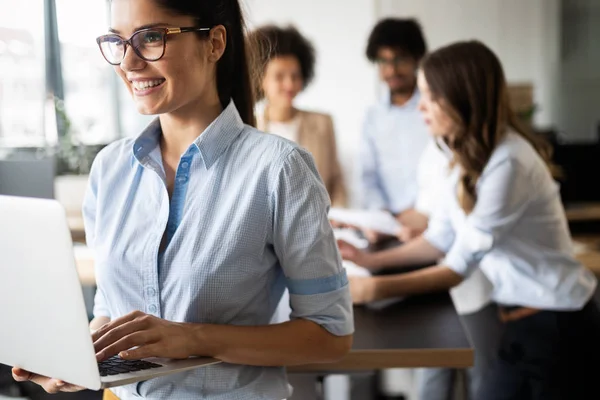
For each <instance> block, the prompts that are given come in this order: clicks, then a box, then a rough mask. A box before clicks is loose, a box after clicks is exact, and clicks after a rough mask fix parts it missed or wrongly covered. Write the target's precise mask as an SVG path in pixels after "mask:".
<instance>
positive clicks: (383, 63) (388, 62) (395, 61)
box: [375, 56, 414, 68]
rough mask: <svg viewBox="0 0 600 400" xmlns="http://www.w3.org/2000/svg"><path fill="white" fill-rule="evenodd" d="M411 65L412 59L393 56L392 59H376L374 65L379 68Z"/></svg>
mask: <svg viewBox="0 0 600 400" xmlns="http://www.w3.org/2000/svg"><path fill="white" fill-rule="evenodd" d="M413 63H414V58H412V57H408V56H395V57H394V58H383V57H378V58H377V59H376V60H375V64H377V66H378V67H379V68H383V67H388V66H389V67H392V68H402V67H407V66H410V65H413Z"/></svg>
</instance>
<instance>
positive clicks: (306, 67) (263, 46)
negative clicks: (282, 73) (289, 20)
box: [250, 25, 315, 87]
mask: <svg viewBox="0 0 600 400" xmlns="http://www.w3.org/2000/svg"><path fill="white" fill-rule="evenodd" d="M250 43H251V44H252V45H254V46H256V47H257V52H256V55H257V56H258V58H259V59H258V62H259V64H260V65H261V66H262V68H265V67H266V66H267V63H268V62H269V60H271V59H273V58H275V57H283V56H294V57H296V58H297V59H298V62H299V63H300V69H301V71H302V80H303V81H304V87H306V86H307V85H308V84H309V83H310V82H311V81H312V79H313V78H314V76H315V49H314V47H313V45H312V44H311V43H310V42H309V41H308V39H306V38H305V37H304V36H302V34H301V33H300V32H298V30H297V29H296V28H294V27H293V26H288V27H286V28H280V27H278V26H275V25H266V26H263V27H260V28H258V29H257V30H255V31H254V32H252V33H251V34H250Z"/></svg>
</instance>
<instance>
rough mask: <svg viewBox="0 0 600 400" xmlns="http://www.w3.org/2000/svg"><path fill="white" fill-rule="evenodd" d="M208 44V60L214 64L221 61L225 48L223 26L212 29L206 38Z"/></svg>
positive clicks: (225, 38) (225, 37) (224, 29)
mask: <svg viewBox="0 0 600 400" xmlns="http://www.w3.org/2000/svg"><path fill="white" fill-rule="evenodd" d="M208 42H209V46H208V48H209V52H210V53H209V55H208V59H209V60H210V61H211V62H214V63H216V62H217V61H219V60H220V59H221V57H222V56H223V53H225V47H226V46H227V29H226V28H225V27H224V26H223V25H217V26H215V27H214V28H212V29H211V30H210V32H209V36H208Z"/></svg>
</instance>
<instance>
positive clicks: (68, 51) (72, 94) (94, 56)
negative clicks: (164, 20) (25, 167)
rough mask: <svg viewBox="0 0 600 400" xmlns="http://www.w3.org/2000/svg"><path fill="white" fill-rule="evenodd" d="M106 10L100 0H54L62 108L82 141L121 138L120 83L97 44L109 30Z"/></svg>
mask: <svg viewBox="0 0 600 400" xmlns="http://www.w3.org/2000/svg"><path fill="white" fill-rule="evenodd" d="M0 1H2V0H0ZM108 11H109V9H108V4H107V2H106V1H102V0H94V1H88V0H85V1H82V0H56V14H57V26H58V37H59V41H60V53H61V63H62V76H63V82H64V95H65V110H66V113H67V116H68V117H69V119H70V121H71V124H72V129H73V134H74V135H77V138H78V139H80V140H81V141H82V142H83V143H85V144H101V143H108V142H111V141H113V140H115V139H117V138H119V137H120V127H119V115H118V114H119V112H118V110H119V104H118V95H117V85H118V84H119V82H117V77H116V75H115V73H114V71H113V69H112V67H111V66H110V65H108V63H107V62H106V61H105V60H104V58H102V55H101V54H100V51H99V50H98V46H97V44H96V37H98V36H100V35H102V34H104V33H106V31H107V29H108V21H109V15H108Z"/></svg>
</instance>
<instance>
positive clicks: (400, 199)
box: [359, 18, 429, 241]
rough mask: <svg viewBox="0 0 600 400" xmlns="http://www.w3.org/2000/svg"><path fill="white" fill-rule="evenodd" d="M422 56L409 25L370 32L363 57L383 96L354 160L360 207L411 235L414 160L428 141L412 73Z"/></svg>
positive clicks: (416, 28) (386, 22) (415, 220)
mask: <svg viewBox="0 0 600 400" xmlns="http://www.w3.org/2000/svg"><path fill="white" fill-rule="evenodd" d="M426 52H427V44H426V42H425V38H424V36H423V32H422V30H421V27H420V25H419V23H418V22H417V21H416V20H414V19H398V18H386V19H383V20H381V21H380V22H379V23H377V25H375V27H374V28H373V30H372V31H371V34H370V36H369V39H368V44H367V50H366V55H367V58H368V59H369V61H371V62H373V63H375V64H376V65H377V66H378V68H379V77H380V79H381V81H383V82H384V83H385V84H386V86H387V90H386V91H385V94H384V96H383V97H382V99H381V100H380V102H378V103H377V104H375V105H373V106H372V107H371V108H370V109H369V110H368V112H367V115H366V118H365V122H364V127H363V132H362V138H361V145H360V157H359V163H360V166H361V186H362V187H361V194H362V197H363V206H364V207H365V208H369V209H384V210H388V211H390V212H391V213H392V214H394V215H395V216H396V217H397V219H398V220H399V221H400V223H402V224H403V225H406V226H407V227H411V228H415V230H417V228H423V227H422V225H423V221H422V218H419V215H415V210H414V208H413V207H414V206H415V201H416V199H417V192H418V184H417V169H418V165H419V160H420V158H421V155H422V154H423V151H424V149H425V147H426V145H427V142H428V140H429V136H428V134H427V129H426V126H425V123H424V121H423V118H422V117H421V115H420V114H419V110H418V109H417V105H418V103H419V99H420V97H421V95H420V93H419V90H418V88H417V69H418V66H419V61H420V60H421V58H422V57H423V56H424V55H425V53H426ZM413 225H414V226H413ZM421 230H422V229H421ZM366 234H367V237H368V238H369V240H370V241H376V240H377V239H378V237H377V235H374V234H373V233H372V232H366Z"/></svg>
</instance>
